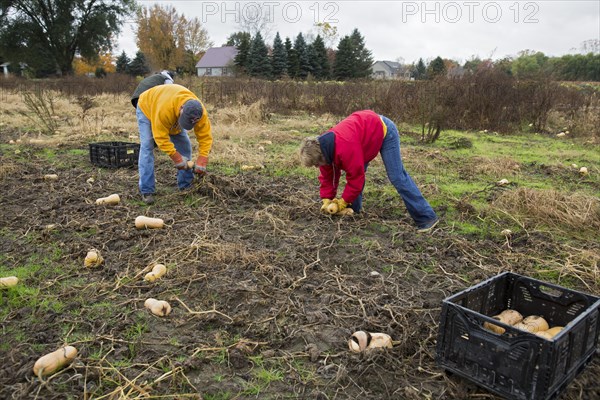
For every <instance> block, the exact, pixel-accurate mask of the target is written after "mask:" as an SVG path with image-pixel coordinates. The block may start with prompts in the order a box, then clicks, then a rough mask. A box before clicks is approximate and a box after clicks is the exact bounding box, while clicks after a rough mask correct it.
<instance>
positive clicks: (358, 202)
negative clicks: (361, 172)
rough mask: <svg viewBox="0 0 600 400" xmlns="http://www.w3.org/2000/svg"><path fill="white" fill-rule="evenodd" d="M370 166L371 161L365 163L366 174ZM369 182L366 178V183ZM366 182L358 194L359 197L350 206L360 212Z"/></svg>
mask: <svg viewBox="0 0 600 400" xmlns="http://www.w3.org/2000/svg"><path fill="white" fill-rule="evenodd" d="M368 167H369V163H366V164H365V174H366V173H367V168H368ZM366 182H367V180H366V179H365V183H366ZM365 183H363V187H362V190H361V191H360V194H359V195H358V197H357V198H356V199H355V200H354V201H353V202H352V205H351V206H350V208H351V209H352V210H353V211H354V212H355V213H359V212H361V211H362V201H363V192H364V191H365Z"/></svg>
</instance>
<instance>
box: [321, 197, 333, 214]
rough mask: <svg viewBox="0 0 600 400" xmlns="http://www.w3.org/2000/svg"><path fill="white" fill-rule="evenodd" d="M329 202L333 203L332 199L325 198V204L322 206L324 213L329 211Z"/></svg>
mask: <svg viewBox="0 0 600 400" xmlns="http://www.w3.org/2000/svg"><path fill="white" fill-rule="evenodd" d="M329 204H331V200H330V199H323V205H322V206H321V212H322V213H327V206H329Z"/></svg>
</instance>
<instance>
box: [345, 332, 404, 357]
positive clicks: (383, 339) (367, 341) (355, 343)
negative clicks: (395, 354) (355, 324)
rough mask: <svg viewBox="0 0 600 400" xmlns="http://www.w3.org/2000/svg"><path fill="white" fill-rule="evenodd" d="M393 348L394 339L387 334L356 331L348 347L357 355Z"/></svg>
mask: <svg viewBox="0 0 600 400" xmlns="http://www.w3.org/2000/svg"><path fill="white" fill-rule="evenodd" d="M392 346H393V344H392V338H391V337H390V335H388V334H385V333H369V332H365V331H356V332H354V333H353V334H352V336H351V337H350V339H349V340H348V347H349V348H350V350H351V351H353V352H355V353H360V352H362V351H365V350H370V349H376V348H384V347H386V348H390V347H392Z"/></svg>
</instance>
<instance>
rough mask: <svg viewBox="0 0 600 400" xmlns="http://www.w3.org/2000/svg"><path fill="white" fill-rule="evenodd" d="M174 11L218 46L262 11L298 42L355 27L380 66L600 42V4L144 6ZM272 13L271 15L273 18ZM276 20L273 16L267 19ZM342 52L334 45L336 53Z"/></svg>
mask: <svg viewBox="0 0 600 400" xmlns="http://www.w3.org/2000/svg"><path fill="white" fill-rule="evenodd" d="M138 2H139V4H141V5H144V6H152V5H153V4H154V3H159V4H161V5H163V6H164V5H171V6H173V7H175V9H176V10H177V11H178V12H179V13H180V14H181V13H183V14H184V15H185V16H186V17H197V18H198V19H199V20H200V21H201V22H202V23H203V24H204V27H205V28H206V29H207V30H208V33H209V36H210V38H211V40H212V41H213V42H214V44H215V46H221V45H223V44H224V43H225V41H226V39H227V37H228V36H229V35H230V34H231V33H233V32H236V31H238V30H239V26H240V25H239V22H237V21H241V20H242V19H244V18H250V19H251V18H253V17H254V16H255V15H256V14H255V12H256V11H257V10H260V11H259V12H260V13H261V14H263V15H264V16H265V17H266V18H267V19H269V18H270V19H271V20H272V23H271V24H269V26H270V28H269V29H270V31H271V33H272V34H271V35H270V37H269V38H268V39H269V43H272V40H273V37H274V35H275V32H277V31H279V32H280V35H281V36H282V38H285V37H286V36H289V37H290V38H291V39H292V41H293V38H294V37H296V36H297V35H298V33H300V32H302V33H303V34H309V33H311V32H312V33H314V32H315V28H314V24H315V23H316V22H329V23H330V24H331V25H333V26H335V27H337V30H338V33H339V35H340V36H344V35H348V34H350V33H351V32H352V30H353V29H354V28H358V30H359V31H360V32H361V34H362V35H363V36H364V38H365V42H366V46H367V48H368V49H370V50H371V51H372V53H373V58H374V59H375V60H392V61H394V60H397V59H399V58H400V59H402V60H404V61H405V62H407V63H412V62H415V61H417V60H418V59H419V58H420V57H422V58H423V59H424V60H430V59H433V58H435V57H437V56H441V57H442V58H451V59H454V60H458V61H462V62H464V61H466V60H468V59H470V58H471V57H473V56H479V57H480V58H490V57H491V58H493V59H499V58H503V57H506V56H516V55H517V53H518V52H519V51H522V50H526V49H529V50H535V51H541V52H543V53H545V54H546V55H550V56H561V55H564V54H568V53H574V52H578V51H580V48H581V44H582V42H584V41H587V40H590V39H596V40H600V1H598V0H589V1H568V0H562V1H559V0H554V1H514V0H510V1H469V0H467V1H426V2H424V1H269V0H266V1H239V2H233V1H195V0H191V1H190V0H180V1H149V0H145V1H139V0H138ZM269 11H271V14H268V13H269ZM269 15H272V17H269ZM134 30H135V25H134V24H133V23H131V22H129V23H127V24H126V25H125V26H124V27H123V30H122V33H121V35H120V37H119V38H118V41H117V49H116V51H115V53H116V54H119V53H120V52H121V51H123V50H124V51H125V52H126V53H127V54H128V55H129V56H130V57H132V56H133V55H134V54H135V51H136V50H137V47H136V45H135V35H134V33H133V32H134ZM336 46H337V42H336V43H335V45H334V47H336Z"/></svg>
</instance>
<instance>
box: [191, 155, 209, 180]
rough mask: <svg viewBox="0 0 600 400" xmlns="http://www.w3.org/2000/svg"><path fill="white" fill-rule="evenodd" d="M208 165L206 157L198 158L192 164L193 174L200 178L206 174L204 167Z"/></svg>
mask: <svg viewBox="0 0 600 400" xmlns="http://www.w3.org/2000/svg"><path fill="white" fill-rule="evenodd" d="M207 164H208V157H205V156H198V158H197V159H196V163H195V164H194V173H195V174H198V175H200V176H202V175H205V174H206V165H207Z"/></svg>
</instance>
